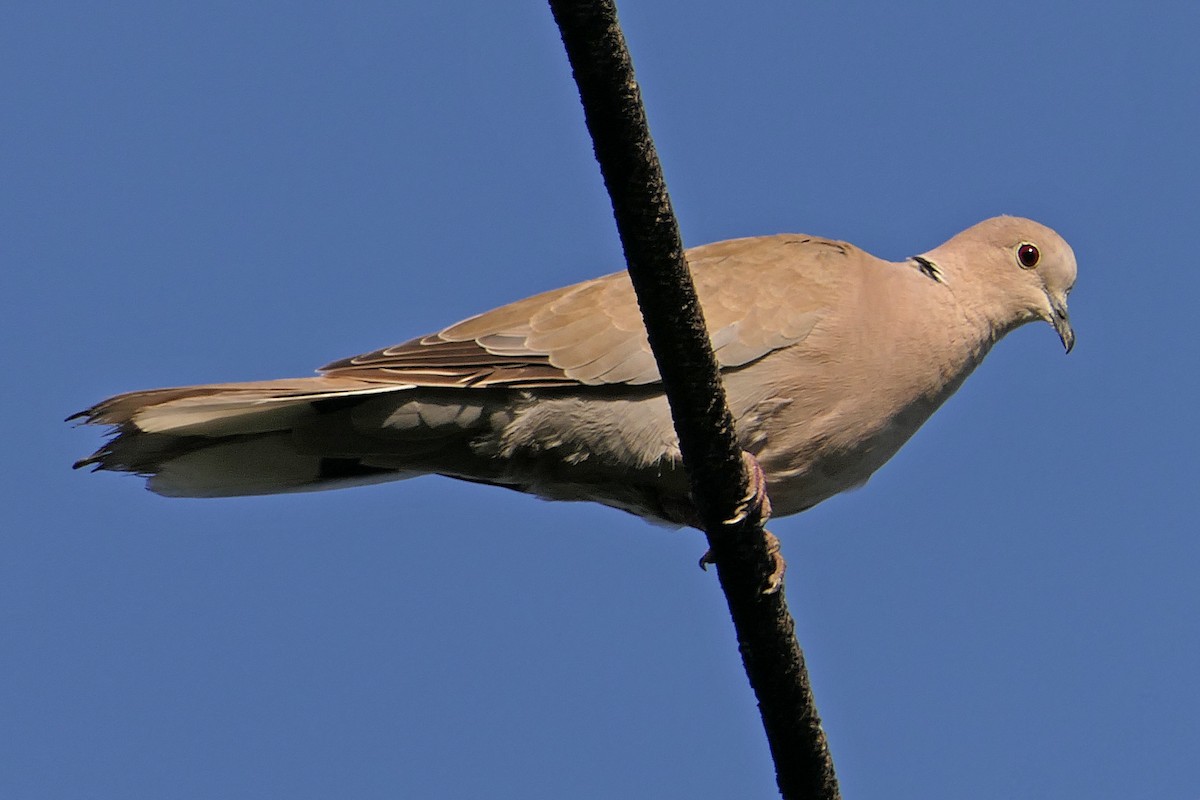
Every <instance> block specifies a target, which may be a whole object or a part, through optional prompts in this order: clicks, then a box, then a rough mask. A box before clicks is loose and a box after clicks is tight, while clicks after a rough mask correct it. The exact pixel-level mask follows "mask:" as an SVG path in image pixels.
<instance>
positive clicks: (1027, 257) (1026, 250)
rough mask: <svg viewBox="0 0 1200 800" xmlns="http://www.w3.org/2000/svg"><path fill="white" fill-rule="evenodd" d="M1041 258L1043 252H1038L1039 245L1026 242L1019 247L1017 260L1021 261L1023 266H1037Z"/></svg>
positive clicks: (1029, 267)
mask: <svg viewBox="0 0 1200 800" xmlns="http://www.w3.org/2000/svg"><path fill="white" fill-rule="evenodd" d="M1041 258H1042V254H1041V253H1040V252H1038V249H1037V247H1035V246H1034V245H1031V244H1028V243H1026V244H1023V245H1021V246H1020V247H1018V248H1017V260H1018V261H1020V262H1021V266H1022V267H1024V268H1025V269H1033V268H1034V267H1036V266H1037V263H1038V261H1040V260H1041Z"/></svg>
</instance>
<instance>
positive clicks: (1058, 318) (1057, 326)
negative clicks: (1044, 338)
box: [1050, 299, 1075, 353]
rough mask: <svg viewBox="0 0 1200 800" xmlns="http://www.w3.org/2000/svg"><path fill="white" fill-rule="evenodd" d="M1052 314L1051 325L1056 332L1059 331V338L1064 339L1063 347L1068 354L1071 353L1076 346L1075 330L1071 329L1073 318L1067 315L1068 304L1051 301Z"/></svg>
mask: <svg viewBox="0 0 1200 800" xmlns="http://www.w3.org/2000/svg"><path fill="white" fill-rule="evenodd" d="M1050 309H1051V313H1052V314H1053V315H1054V318H1053V319H1051V320H1050V324H1051V325H1053V326H1054V330H1056V331H1058V338H1059V339H1062V343H1063V347H1065V348H1066V349H1067V352H1068V353H1069V352H1071V348H1072V347H1074V346H1075V329H1074V328H1072V327H1071V317H1070V316H1069V315H1068V314H1067V304H1066V302H1065V301H1064V302H1060V301H1057V300H1053V299H1052V300H1051V301H1050Z"/></svg>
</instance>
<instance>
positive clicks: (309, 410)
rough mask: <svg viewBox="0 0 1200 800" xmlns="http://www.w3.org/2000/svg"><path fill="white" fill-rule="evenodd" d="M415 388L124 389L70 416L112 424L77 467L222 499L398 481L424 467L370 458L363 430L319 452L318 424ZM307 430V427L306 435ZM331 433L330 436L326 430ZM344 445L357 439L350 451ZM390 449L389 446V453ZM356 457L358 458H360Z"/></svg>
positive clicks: (326, 384)
mask: <svg viewBox="0 0 1200 800" xmlns="http://www.w3.org/2000/svg"><path fill="white" fill-rule="evenodd" d="M410 388H411V387H409V386H407V385H403V384H386V383H380V382H371V381H359V380H354V379H347V378H328V377H316V378H297V379H291V380H278V381H258V382H253V383H230V384H208V385H203V386H184V387H178V388H170V389H154V390H149V391H140V392H129V393H127V394H122V395H117V396H116V397H112V398H109V399H107V400H104V401H102V402H100V403H97V404H96V405H94V406H92V407H91V408H88V409H86V410H84V411H81V412H79V413H78V414H75V415H73V416H71V417H69V418H68V419H72V420H73V419H78V420H81V421H82V423H83V424H90V425H109V426H112V427H113V428H115V430H114V435H113V437H112V438H111V439H110V440H109V441H108V442H106V443H105V444H104V446H102V447H101V448H100V449H99V450H97V451H96V452H95V453H93V454H92V455H91V456H89V457H87V458H84V459H81V460H80V461H78V462H77V463H76V464H75V467H76V468H79V467H84V466H89V465H90V466H94V467H95V468H96V469H103V470H115V471H119V472H132V473H136V474H138V475H143V476H146V477H148V478H149V480H148V482H147V487H148V488H149V489H151V490H152V491H154V492H157V493H159V494H163V495H168V496H175V497H221V496H234V495H256V494H276V493H281V492H296V491H315V490H321V489H332V488H340V487H342V486H347V485H354V484H361V483H378V482H381V481H389V480H400V479H403V478H406V477H410V476H411V475H413V474H417V473H418V472H419V471H420V470H415V471H414V470H404V469H400V468H398V467H397V466H393V465H397V464H399V463H401V462H402V461H403V458H398V457H393V458H391V459H388V460H387V461H388V466H386V467H385V466H378V465H376V464H371V463H369V462H368V459H367V455H368V454H370V453H373V452H374V451H376V450H378V446H379V444H380V443H379V442H378V441H377V440H374V439H372V438H370V437H367V436H364V435H361V434H360V435H359V436H358V439H357V441H354V442H352V443H347V442H343V443H342V445H341V446H340V447H338V448H336V449H334V448H330V449H323V448H322V446H321V445H322V442H321V440H320V439H321V437H314V436H312V435H311V434H312V432H314V431H322V430H323V429H324V427H325V425H324V423H325V422H329V423H332V427H333V428H339V427H344V425H342V424H339V423H338V422H337V421H336V420H337V417H338V416H339V415H338V414H337V413H336V412H337V411H338V410H340V409H341V408H344V407H345V406H347V405H349V406H353V405H357V404H358V403H360V402H361V401H362V400H364V399H367V398H368V397H369V396H371V395H378V394H380V393H385V392H404V391H406V390H408V389H410ZM306 432H307V433H306ZM326 439H328V437H326ZM348 444H353V445H357V446H358V448H360V449H359V450H358V452H357V453H355V452H337V451H339V450H340V451H347V450H352V449H353V448H352V447H348V446H347V445H348ZM394 449H396V448H395V447H394V446H392V447H390V448H385V450H394ZM360 455H361V457H360Z"/></svg>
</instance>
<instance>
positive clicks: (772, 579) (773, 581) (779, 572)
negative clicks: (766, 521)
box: [762, 530, 787, 594]
mask: <svg viewBox="0 0 1200 800" xmlns="http://www.w3.org/2000/svg"><path fill="white" fill-rule="evenodd" d="M763 533H765V534H766V535H767V554H768V555H769V556H771V563H772V564H774V565H775V566H774V569H772V570H771V574H770V575H768V576H767V585H766V586H764V587H763V590H762V593H763V594H775V593H776V592H778V591H779V589H780V587H782V586H783V573H785V572H787V562H786V561H784V560H783V553H781V552H780V550H779V547H780V545H779V537H778V536H776V535H775V534H773V533H771V532H770V531H768V530H764V531H763Z"/></svg>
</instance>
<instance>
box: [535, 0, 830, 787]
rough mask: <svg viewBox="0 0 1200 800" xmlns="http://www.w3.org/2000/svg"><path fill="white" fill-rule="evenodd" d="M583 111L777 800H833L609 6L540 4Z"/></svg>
mask: <svg viewBox="0 0 1200 800" xmlns="http://www.w3.org/2000/svg"><path fill="white" fill-rule="evenodd" d="M549 2H550V8H551V10H552V11H553V13H554V18H555V21H556V22H557V23H558V27H559V30H560V31H561V33H562V38H563V44H564V45H565V46H566V50H567V57H568V58H569V59H570V62H571V67H572V69H573V70H574V74H575V82H576V83H577V84H578V85H579V94H580V98H581V100H582V102H583V108H584V114H585V116H586V119H587V126H588V130H589V132H590V133H591V136H592V141H593V143H594V145H595V150H596V160H597V161H599V162H600V171H601V172H602V173H603V175H604V183H605V186H606V187H607V188H608V193H609V196H610V197H611V199H612V205H613V214H614V216H615V217H616V222H617V230H618V231H619V233H620V237H621V245H622V247H623V248H624V251H625V259H626V262H627V263H628V265H629V273H630V276H631V277H632V280H633V286H634V289H635V290H636V292H637V296H638V303H639V304H640V305H641V308H642V314H643V316H644V318H645V322H646V330H647V333H648V335H649V338H650V346H651V348H652V349H653V351H654V357H655V359H656V360H657V361H658V365H659V373H660V374H661V375H662V381H663V387H664V389H665V391H666V394H667V399H668V401H669V402H670V405H671V414H672V416H673V418H674V421H675V430H676V432H677V434H678V436H679V446H680V450H681V451H682V454H683V462H684V466H685V467H686V468H687V471H688V475H689V477H690V479H691V486H692V497H693V498H695V503H696V507H697V512H698V513H699V515H700V519H701V520H702V521H703V524H704V527H705V532H706V534H707V536H708V541H709V547H710V550H711V553H712V556H713V559H714V562H715V563H716V566H717V573H718V576H719V577H720V581H721V588H722V589H723V590H724V592H725V597H726V599H727V601H728V604H729V611H730V614H731V616H732V617H733V623H734V627H735V629H736V631H737V637H738V647H739V650H740V651H741V654H742V661H743V663H744V664H745V667H746V674H747V676H748V677H749V679H750V684H751V686H752V687H753V689H754V692H755V695H756V696H757V698H758V705H759V710H760V712H761V714H762V719H763V727H764V728H765V730H766V733H767V740H768V742H769V744H770V747H771V755H772V757H773V759H774V761H775V773H776V779H777V781H778V784H779V789H780V792H781V794H782V795H783V797H784V798H787V800H799V799H800V798H805V800H808V799H809V798H820V800H833V798H838V797H840V794H839V792H838V787H837V779H836V777H835V775H834V770H833V761H832V759H831V758H830V755H829V748H828V745H827V743H826V740H825V733H824V731H823V730H822V729H821V721H820V718H819V716H818V715H817V710H816V707H815V705H814V704H813V697H812V690H811V686H810V684H809V678H808V671H807V669H806V668H805V665H804V655H803V653H802V652H801V651H800V646H799V645H798V644H797V643H796V637H795V624H794V623H793V621H792V618H791V615H790V614H789V612H788V609H787V604H786V603H785V601H784V596H783V591H782V590H780V591H779V592H777V593H775V594H770V595H764V594H763V593H762V588H763V586H764V585H765V582H766V579H767V576H768V575H769V574H770V572H771V568H772V559H771V557H770V554H769V553H768V550H767V547H768V545H767V539H766V537H765V535H764V532H763V528H762V525H763V523H764V520H762V519H758V518H754V515H753V514H752V515H751V517H750V518H746V519H742V520H740V521H739V522H732V523H731V522H728V520H732V519H733V518H734V517H735V516H736V515H737V512H738V510H739V509H741V508H742V507H743V506H744V501H745V498H746V497H747V494H748V491H749V486H748V476H747V474H746V471H745V468H744V463H743V461H742V452H741V448H740V446H739V445H738V440H737V434H736V431H735V429H734V422H733V417H732V416H731V415H730V413H729V408H728V406H727V404H726V402H725V390H724V387H723V386H722V383H721V378H720V372H719V370H718V366H717V361H716V358H715V357H714V355H713V352H712V346H711V344H710V341H709V337H708V333H707V331H706V329H705V327H704V321H703V318H702V316H701V313H700V305H699V303H698V301H697V299H696V290H695V287H694V286H693V284H692V279H691V274H690V273H689V272H688V269H687V264H686V261H685V259H684V254H683V245H682V243H681V241H680V236H679V226H678V223H677V222H676V220H675V214H674V212H673V211H672V209H671V202H670V198H669V197H668V196H667V189H666V184H665V182H664V180H663V175H662V167H661V166H660V164H659V161H658V156H657V154H656V152H655V150H654V143H653V141H652V140H651V138H650V131H649V127H648V126H647V124H646V115H645V110H644V109H643V107H642V101H641V93H640V91H639V90H638V86H637V82H636V80H635V78H634V73H633V65H632V62H631V60H630V57H629V52H628V50H627V49H626V46H625V38H624V35H623V34H622V32H621V28H620V25H619V24H618V22H617V14H616V6H615V5H614V3H613V2H612V0H549Z"/></svg>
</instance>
